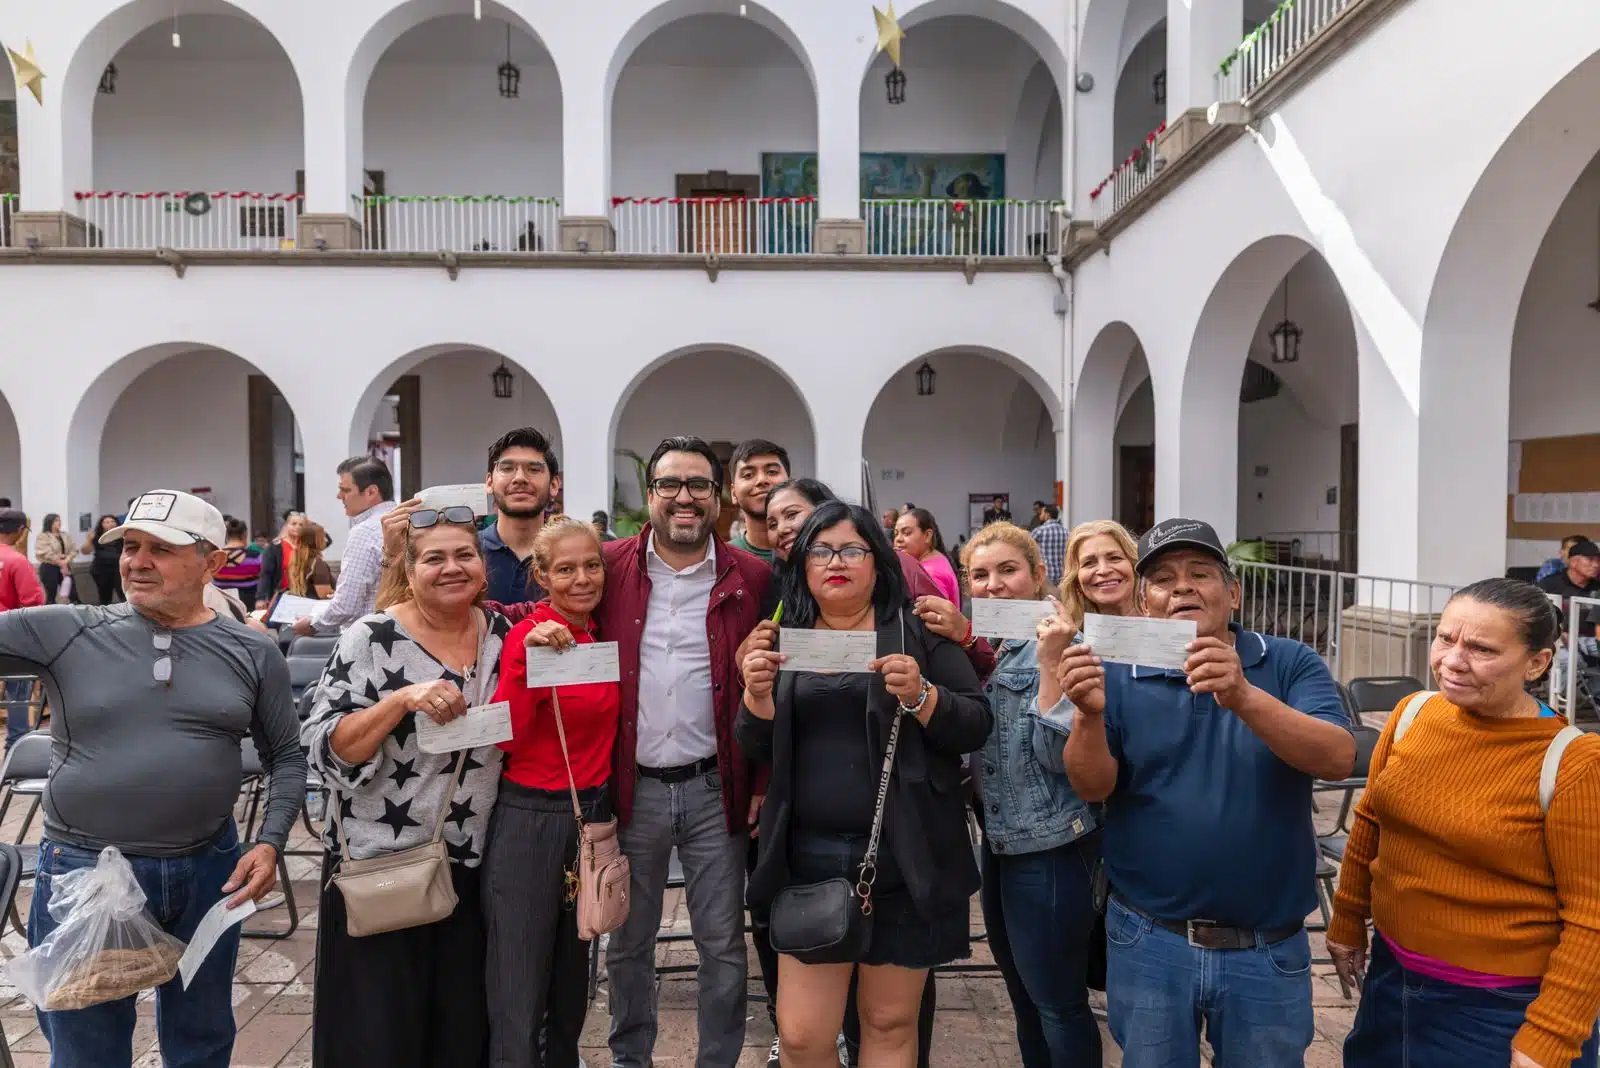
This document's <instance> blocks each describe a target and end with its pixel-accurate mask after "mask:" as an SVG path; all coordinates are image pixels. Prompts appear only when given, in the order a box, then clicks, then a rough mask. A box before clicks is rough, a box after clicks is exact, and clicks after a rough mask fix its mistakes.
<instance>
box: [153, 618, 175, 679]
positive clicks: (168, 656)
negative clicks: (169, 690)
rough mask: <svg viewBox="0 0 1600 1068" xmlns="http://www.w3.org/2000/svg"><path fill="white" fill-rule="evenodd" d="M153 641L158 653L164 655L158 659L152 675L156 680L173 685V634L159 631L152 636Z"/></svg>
mask: <svg viewBox="0 0 1600 1068" xmlns="http://www.w3.org/2000/svg"><path fill="white" fill-rule="evenodd" d="M151 641H152V642H153V643H154V645H155V647H156V652H158V653H160V654H162V655H160V656H158V657H156V662H155V665H154V667H152V668H151V674H152V675H153V676H154V678H155V680H156V681H157V682H160V683H164V684H165V685H167V686H171V685H172V632H171V631H165V630H158V631H156V633H155V634H154V635H152V636H151Z"/></svg>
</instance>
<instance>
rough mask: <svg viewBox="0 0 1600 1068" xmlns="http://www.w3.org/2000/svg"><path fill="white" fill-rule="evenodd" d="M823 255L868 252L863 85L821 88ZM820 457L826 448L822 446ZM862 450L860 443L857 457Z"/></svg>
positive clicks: (819, 248)
mask: <svg viewBox="0 0 1600 1068" xmlns="http://www.w3.org/2000/svg"><path fill="white" fill-rule="evenodd" d="M814 247H815V250H816V252H817V253H818V254H819V255H830V256H831V255H837V254H843V255H851V256H859V255H860V254H862V253H863V252H865V251H866V250H867V224H866V222H865V221H864V220H863V219H862V218H861V85H860V84H859V83H858V82H856V83H852V82H849V81H848V80H840V79H838V78H824V79H821V84H819V85H818V86H817V233H816V244H815V246H814ZM818 449H819V455H820V450H821V443H820V442H819V443H818ZM860 451H861V443H860V441H857V442H856V452H857V453H859V452H860Z"/></svg>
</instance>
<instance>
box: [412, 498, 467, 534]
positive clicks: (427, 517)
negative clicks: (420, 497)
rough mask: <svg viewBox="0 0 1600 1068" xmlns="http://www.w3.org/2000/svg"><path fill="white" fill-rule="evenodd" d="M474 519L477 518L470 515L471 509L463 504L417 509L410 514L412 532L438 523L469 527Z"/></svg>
mask: <svg viewBox="0 0 1600 1068" xmlns="http://www.w3.org/2000/svg"><path fill="white" fill-rule="evenodd" d="M476 519H477V516H475V515H473V514H472V509H471V508H468V507H467V506H466V505H464V504H452V505H451V506H450V507H448V508H418V509H417V510H416V511H415V512H412V513H411V517H410V523H411V527H412V529H413V530H426V529H427V528H428V527H431V526H436V525H438V524H439V523H456V524H459V525H461V526H464V527H470V526H472V525H473V523H474V521H475V520H476Z"/></svg>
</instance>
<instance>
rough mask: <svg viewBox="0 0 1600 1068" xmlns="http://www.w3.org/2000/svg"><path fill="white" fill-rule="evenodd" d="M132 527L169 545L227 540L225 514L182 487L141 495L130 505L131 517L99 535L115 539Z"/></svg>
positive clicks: (103, 540)
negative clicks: (181, 489)
mask: <svg viewBox="0 0 1600 1068" xmlns="http://www.w3.org/2000/svg"><path fill="white" fill-rule="evenodd" d="M130 530H142V531H144V532H145V533H146V534H150V535H152V536H154V537H157V538H160V539H161V540H162V541H164V542H166V543H167V544H169V545H193V544H194V543H195V542H197V541H209V542H210V543H211V544H212V545H216V546H221V545H222V544H223V543H224V542H226V541H227V540H228V530H227V527H226V526H225V525H224V523H223V521H222V513H221V512H219V511H217V509H216V507H215V506H213V505H210V504H207V503H206V502H205V501H203V500H201V499H200V498H199V497H196V496H195V495H194V494H192V493H184V492H182V491H180V490H165V489H157V490H149V491H147V492H145V493H141V494H139V496H137V497H135V498H134V499H133V503H132V504H130V505H129V506H128V518H127V519H126V520H125V521H124V522H123V524H122V525H121V526H119V527H112V528H111V529H110V530H108V531H106V532H105V533H104V534H102V535H100V540H101V541H102V542H108V541H116V540H117V539H118V538H120V537H122V536H123V534H125V533H127V532H128V531H130Z"/></svg>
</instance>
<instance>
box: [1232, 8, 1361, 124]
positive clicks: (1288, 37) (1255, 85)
mask: <svg viewBox="0 0 1600 1068" xmlns="http://www.w3.org/2000/svg"><path fill="white" fill-rule="evenodd" d="M1361 2H1362V0H1283V3H1281V4H1279V5H1278V6H1277V8H1275V9H1274V10H1273V12H1272V14H1271V15H1269V16H1267V20H1266V21H1265V22H1263V23H1262V24H1261V25H1260V26H1259V27H1257V28H1256V29H1254V30H1252V31H1251V32H1250V35H1249V36H1248V37H1246V38H1245V39H1244V40H1243V41H1241V42H1240V43H1239V47H1238V48H1235V49H1234V50H1233V51H1232V52H1230V53H1229V54H1228V56H1227V58H1225V59H1224V60H1223V61H1222V63H1221V65H1220V66H1219V67H1218V70H1217V73H1216V83H1217V99H1218V100H1222V101H1235V100H1239V101H1246V100H1249V99H1250V97H1251V96H1252V95H1253V94H1254V93H1255V92H1256V90H1258V89H1259V88H1261V86H1262V84H1263V83H1265V82H1266V81H1267V79H1269V78H1271V77H1272V76H1273V75H1274V74H1276V73H1277V72H1278V70H1279V69H1280V68H1281V67H1282V66H1283V65H1284V64H1285V63H1287V62H1288V61H1289V60H1290V59H1291V58H1292V57H1293V56H1294V55H1295V53H1297V52H1299V51H1300V50H1301V49H1302V48H1304V47H1305V46H1306V45H1307V44H1308V43H1309V42H1310V41H1311V40H1312V39H1313V38H1315V37H1316V36H1317V35H1318V34H1320V33H1321V32H1322V31H1323V30H1324V29H1326V28H1327V27H1328V26H1329V24H1331V23H1332V22H1333V21H1334V20H1335V19H1337V18H1338V17H1339V16H1340V15H1342V14H1343V13H1344V12H1345V11H1346V10H1347V9H1349V8H1351V7H1354V6H1355V5H1357V4H1359V3H1361Z"/></svg>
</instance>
